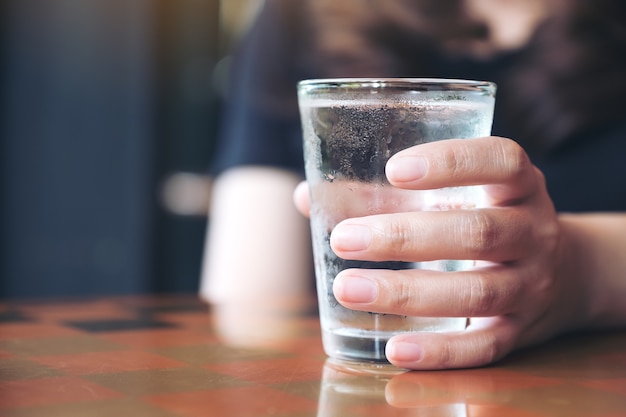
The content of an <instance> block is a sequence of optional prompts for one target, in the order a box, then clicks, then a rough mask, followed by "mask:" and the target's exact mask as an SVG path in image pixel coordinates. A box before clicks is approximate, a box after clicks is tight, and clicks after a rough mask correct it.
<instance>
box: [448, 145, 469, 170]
mask: <svg viewBox="0 0 626 417" xmlns="http://www.w3.org/2000/svg"><path fill="white" fill-rule="evenodd" d="M466 153H467V152H466V151H464V148H463V146H458V147H455V148H451V149H446V150H445V151H444V152H443V153H442V160H443V165H444V167H445V169H446V172H447V173H448V175H449V176H450V177H452V178H457V177H459V176H462V175H463V172H464V171H465V169H464V168H465V165H466V164H465V162H464V161H466V160H467V158H464V155H465V154H466Z"/></svg>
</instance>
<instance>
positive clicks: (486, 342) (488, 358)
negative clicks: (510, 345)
mask: <svg viewBox="0 0 626 417" xmlns="http://www.w3.org/2000/svg"><path fill="white" fill-rule="evenodd" d="M481 345H482V348H481V349H480V352H481V355H480V356H481V359H480V362H482V363H484V364H487V363H492V362H495V361H497V360H498V359H500V358H501V357H502V355H503V354H502V347H501V346H500V343H499V342H498V339H497V338H496V337H494V336H492V335H484V336H483V338H482V340H481Z"/></svg>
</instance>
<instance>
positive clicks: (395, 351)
mask: <svg viewBox="0 0 626 417" xmlns="http://www.w3.org/2000/svg"><path fill="white" fill-rule="evenodd" d="M386 354H387V357H388V358H389V359H393V360H394V361H397V362H417V361H420V360H421V359H422V358H423V357H424V349H422V347H421V346H420V345H418V344H416V343H411V342H404V341H403V342H389V343H388V344H387V352H386Z"/></svg>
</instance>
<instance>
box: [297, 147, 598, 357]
mask: <svg viewBox="0 0 626 417" xmlns="http://www.w3.org/2000/svg"><path fill="white" fill-rule="evenodd" d="M387 178H388V180H389V182H390V183H391V184H392V185H393V186H396V187H399V188H403V189H410V190H423V189H431V188H441V187H450V186H464V185H483V186H484V189H485V192H486V195H487V205H486V207H485V208H479V209H471V210H449V211H428V212H426V211H420V212H405V213H395V214H381V215H374V216H368V217H361V218H352V219H347V220H345V221H343V222H341V223H340V224H339V225H337V226H336V227H335V229H334V230H333V232H332V235H331V246H332V249H333V250H334V251H335V253H336V254H337V255H338V256H340V257H342V258H345V259H353V260H372V261H376V260H402V261H410V262H419V261H423V260H431V259H476V260H480V261H485V262H480V263H479V264H480V266H479V267H478V268H476V269H475V270H471V271H461V272H437V271H426V270H400V271H391V270H384V271H381V270H375V271H372V270H364V269H349V270H345V271H342V272H341V273H339V275H338V276H337V278H336V280H335V283H334V293H335V297H336V298H337V300H338V301H339V302H340V303H341V304H342V305H344V306H345V307H347V308H351V309H355V310H363V311H373V312H379V313H391V314H401V315H412V316H441V317H471V321H470V325H469V326H468V328H467V329H466V330H465V331H462V332H451V333H429V332H423V333H413V334H402V335H398V336H395V337H393V338H392V339H391V340H390V341H389V343H388V344H387V350H386V355H387V358H388V359H389V361H390V362H392V363H393V364H395V365H397V366H399V367H403V368H408V369H442V368H460V367H473V366H479V365H484V364H487V363H490V362H493V361H496V360H498V359H500V358H502V357H504V356H505V355H507V354H508V353H510V352H511V351H513V350H515V349H517V348H521V347H526V346H530V345H533V344H537V343H539V342H542V341H545V340H546V339H548V338H550V337H552V336H554V335H556V334H558V333H562V332H564V331H567V330H570V329H572V328H578V327H581V326H583V325H585V324H587V323H586V322H587V321H588V319H589V316H590V314H591V313H590V311H589V310H590V305H589V303H588V297H586V292H587V289H586V288H585V285H586V283H585V282H584V281H583V280H582V279H580V278H579V277H580V276H582V274H580V273H578V271H576V270H575V268H576V262H571V261H572V259H571V258H572V257H573V256H574V255H573V253H574V251H573V249H572V247H571V245H568V244H566V243H565V242H566V241H567V239H564V238H563V237H564V235H567V233H564V232H563V227H562V225H561V223H560V221H559V219H558V217H557V214H556V213H555V210H554V208H553V205H552V201H551V199H550V197H549V195H548V192H547V190H546V186H545V181H544V178H543V175H542V173H541V172H540V171H539V170H538V169H537V168H536V167H535V166H534V165H532V164H531V162H530V160H529V158H528V156H527V155H526V153H525V152H524V151H523V150H522V148H521V147H520V146H519V145H517V144H516V143H515V142H514V141H512V140H509V139H503V138H498V137H486V138H479V139H471V140H445V141H440V142H434V143H429V144H424V145H419V146H415V147H412V148H409V149H406V150H404V151H402V152H399V153H398V154H396V155H394V156H393V157H392V158H391V159H390V160H389V162H388V163H387ZM306 194H307V193H306V185H303V186H300V187H298V189H297V190H296V192H295V194H294V199H295V202H296V206H297V207H298V208H299V209H300V211H302V212H303V213H307V212H308V197H307V195H306ZM355 225H358V226H362V227H360V228H354V226H355ZM354 230H361V231H363V232H364V233H363V234H362V235H360V236H356V235H355V234H354V232H353V231H354Z"/></svg>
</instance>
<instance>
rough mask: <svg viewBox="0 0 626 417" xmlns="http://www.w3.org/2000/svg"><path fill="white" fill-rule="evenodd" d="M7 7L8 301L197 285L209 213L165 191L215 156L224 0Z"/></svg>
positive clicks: (3, 282) (3, 82) (109, 0)
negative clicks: (216, 73) (176, 206)
mask: <svg viewBox="0 0 626 417" xmlns="http://www.w3.org/2000/svg"><path fill="white" fill-rule="evenodd" d="M0 7H1V8H2V9H1V11H0V13H1V15H0V16H1V19H2V22H0V23H2V27H1V28H0V42H1V49H0V54H1V55H0V59H1V69H0V91H2V96H1V98H0V100H1V102H0V112H1V113H0V129H1V130H0V134H1V136H0V140H1V153H0V164H1V171H0V181H1V182H0V193H1V194H0V196H1V208H0V227H1V229H0V230H1V233H2V235H1V241H0V296H1V297H5V298H6V297H37V296H59V295H67V296H72V295H100V294H129V293H145V292H160V291H195V289H196V286H197V279H198V274H199V272H198V271H199V263H200V261H199V257H200V253H201V239H202V234H203V230H204V222H205V221H206V220H205V219H202V218H199V219H178V218H175V217H174V216H171V215H169V214H168V213H166V212H165V211H164V210H163V209H162V208H161V206H160V205H159V196H158V194H159V186H160V183H161V181H162V179H163V177H164V176H166V175H167V174H168V172H170V171H171V170H202V169H203V166H204V164H206V161H208V159H209V153H210V150H211V144H212V138H213V134H214V129H215V123H216V122H215V120H216V113H217V111H218V104H217V99H216V97H215V94H214V93H213V92H212V90H211V84H210V78H211V74H210V73H211V70H212V66H213V65H214V64H215V62H216V60H217V56H216V54H217V52H216V51H217V49H216V48H217V19H218V17H217V16H218V7H217V1H216V0H215V1H213V0H45V1H40V0H2V2H1V6H0Z"/></svg>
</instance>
